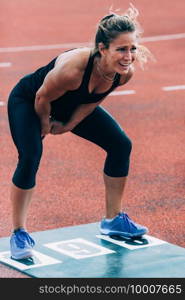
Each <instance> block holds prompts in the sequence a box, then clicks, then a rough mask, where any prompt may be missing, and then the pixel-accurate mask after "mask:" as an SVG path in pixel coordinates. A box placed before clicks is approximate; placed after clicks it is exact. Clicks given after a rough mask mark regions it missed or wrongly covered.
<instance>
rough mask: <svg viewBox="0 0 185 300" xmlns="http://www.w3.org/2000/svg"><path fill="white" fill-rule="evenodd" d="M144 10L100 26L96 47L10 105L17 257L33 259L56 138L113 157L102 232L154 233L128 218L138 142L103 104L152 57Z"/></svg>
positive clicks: (54, 64)
mask: <svg viewBox="0 0 185 300" xmlns="http://www.w3.org/2000/svg"><path fill="white" fill-rule="evenodd" d="M137 15H138V11H137V10H136V9H135V8H134V7H130V8H129V9H128V10H127V12H126V13H125V14H124V15H118V14H115V13H111V14H109V15H107V16H106V17H104V18H103V19H102V20H101V21H100V23H99V26H98V29H97V32H96V37H95V46H94V48H93V49H91V48H79V49H73V50H69V51H67V52H64V53H62V54H60V55H59V56H58V57H57V58H55V59H53V60H52V61H51V62H50V63H49V64H48V65H46V66H44V67H42V68H40V69H38V70H37V71H36V72H34V73H32V74H29V75H27V76H25V77H24V78H22V79H21V80H20V81H19V83H18V84H17V85H16V86H15V87H14V89H13V90H12V92H11V94H10V96H9V101H8V115H9V124H10V130H11V134H12V137H13V140H14V143H15V145H16V147H17V150H18V154H19V160H18V164H17V168H16V170H15V172H14V175H13V179H12V181H13V184H12V189H11V201H12V206H13V227H14V231H13V233H12V236H11V239H10V246H11V247H10V248H11V257H12V258H14V259H22V258H25V257H30V256H32V248H33V246H34V241H33V239H32V238H31V237H30V235H29V234H28V232H27V231H26V229H25V228H26V215H27V210H28V206H29V203H30V200H31V197H32V194H33V190H34V186H35V178H36V173H37V170H38V167H39V163H40V159H41V155H42V139H43V138H44V137H46V136H47V135H48V134H54V135H55V134H63V133H65V132H69V131H71V132H72V133H74V134H76V135H78V136H80V137H83V138H85V139H87V140H89V141H91V142H93V143H95V144H97V145H99V146H100V147H101V148H102V149H104V150H105V151H106V152H107V157H106V160H105V166H104V172H103V176H104V183H105V192H106V193H105V201H106V216H105V218H103V219H102V220H101V222H100V232H101V233H102V234H106V235H111V234H114V235H120V236H125V237H130V238H134V237H138V236H141V235H143V234H145V233H146V232H147V231H148V230H147V228H146V227H144V226H141V225H139V224H136V223H134V222H133V221H132V220H131V219H130V218H129V217H128V215H127V214H126V213H124V212H122V209H121V202H122V195H123V191H124V187H125V183H126V179H127V175H128V170H129V157H130V152H131V141H130V139H129V138H128V137H127V135H126V134H125V133H124V131H123V130H122V128H121V127H120V125H119V124H118V123H117V122H116V121H115V120H114V119H113V118H112V116H111V115H110V114H109V113H108V112H107V111H105V109H103V108H102V107H101V106H100V104H101V102H102V101H103V100H104V98H105V97H106V96H107V95H108V94H109V93H110V92H112V91H113V90H114V89H115V88H116V87H118V86H121V85H124V84H126V83H127V82H128V81H129V80H130V78H131V77H132V75H133V73H134V67H133V64H134V62H135V61H136V60H138V61H140V63H142V62H145V61H147V57H148V55H149V51H148V50H147V49H146V48H144V47H143V46H139V45H138V38H139V36H140V33H141V31H140V28H139V24H138V22H137Z"/></svg>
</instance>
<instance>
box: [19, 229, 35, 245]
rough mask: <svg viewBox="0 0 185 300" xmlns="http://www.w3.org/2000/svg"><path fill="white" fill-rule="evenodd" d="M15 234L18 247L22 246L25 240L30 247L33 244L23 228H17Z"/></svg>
mask: <svg viewBox="0 0 185 300" xmlns="http://www.w3.org/2000/svg"><path fill="white" fill-rule="evenodd" d="M15 235H16V239H15V242H16V245H17V246H18V247H19V248H24V246H25V244H26V242H28V244H29V245H30V246H32V247H33V246H34V245H35V242H34V240H33V239H32V238H31V236H30V235H29V234H28V233H27V232H26V231H25V230H19V231H17V232H15Z"/></svg>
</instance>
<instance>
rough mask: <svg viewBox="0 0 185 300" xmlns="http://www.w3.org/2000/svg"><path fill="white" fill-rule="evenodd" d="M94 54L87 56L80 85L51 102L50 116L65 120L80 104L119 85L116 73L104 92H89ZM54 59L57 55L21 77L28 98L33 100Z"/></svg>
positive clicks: (100, 96) (97, 97)
mask: <svg viewBox="0 0 185 300" xmlns="http://www.w3.org/2000/svg"><path fill="white" fill-rule="evenodd" d="M95 55H96V54H92V53H91V54H90V56H89V60H88V63H87V66H86V69H85V72H84V75H83V79H82V82H81V85H80V87H79V88H78V89H76V90H73V91H68V92H66V93H65V94H64V95H62V96H61V97H60V98H58V99H56V100H54V101H52V102H51V116H52V117H53V118H54V119H55V120H59V121H63V122H67V121H68V120H69V118H70V116H71V115H72V113H73V112H74V110H75V109H76V108H77V107H78V106H79V105H80V104H86V103H95V102H98V101H100V100H101V99H103V98H105V97H106V96H107V95H108V94H109V93H111V92H112V91H113V90H114V89H115V88H116V87H117V86H118V85H119V82H120V75H119V74H118V73H116V76H115V80H114V81H113V84H112V86H111V87H110V88H109V89H108V90H107V91H106V92H104V93H98V94H96V93H93V92H92V93H89V90H88V85H89V80H90V76H91V73H92V68H93V62H94V58H95ZM56 59H57V57H56V58H54V59H53V60H52V61H50V62H49V64H47V65H46V66H44V67H41V68H39V69H38V70H36V71H35V72H34V73H31V74H29V75H26V76H25V77H23V78H22V79H21V83H22V87H23V89H24V92H26V95H27V97H28V98H29V99H30V100H32V101H34V99H35V94H36V92H37V90H38V89H39V88H40V86H41V85H42V83H43V81H44V78H45V77H46V75H47V74H48V72H49V71H50V70H52V69H53V68H54V66H55V62H56Z"/></svg>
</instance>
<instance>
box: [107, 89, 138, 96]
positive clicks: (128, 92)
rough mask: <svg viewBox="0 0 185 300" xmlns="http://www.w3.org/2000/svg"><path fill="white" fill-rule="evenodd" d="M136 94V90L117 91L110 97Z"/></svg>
mask: <svg viewBox="0 0 185 300" xmlns="http://www.w3.org/2000/svg"><path fill="white" fill-rule="evenodd" d="M135 93H136V92H135V91H134V90H126V91H116V92H112V93H110V96H119V95H132V94H135Z"/></svg>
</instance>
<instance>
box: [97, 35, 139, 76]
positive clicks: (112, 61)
mask: <svg viewBox="0 0 185 300" xmlns="http://www.w3.org/2000/svg"><path fill="white" fill-rule="evenodd" d="M100 53H101V55H102V58H103V59H104V61H105V64H106V67H107V70H108V69H109V71H110V72H117V73H119V74H121V75H122V74H125V73H127V72H128V70H129V68H130V66H131V64H132V63H133V62H134V61H135V59H136V55H137V38H136V32H128V33H121V34H120V35H119V36H118V37H117V38H115V39H114V40H113V41H112V42H111V43H110V45H109V48H108V49H106V48H104V47H102V49H100Z"/></svg>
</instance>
